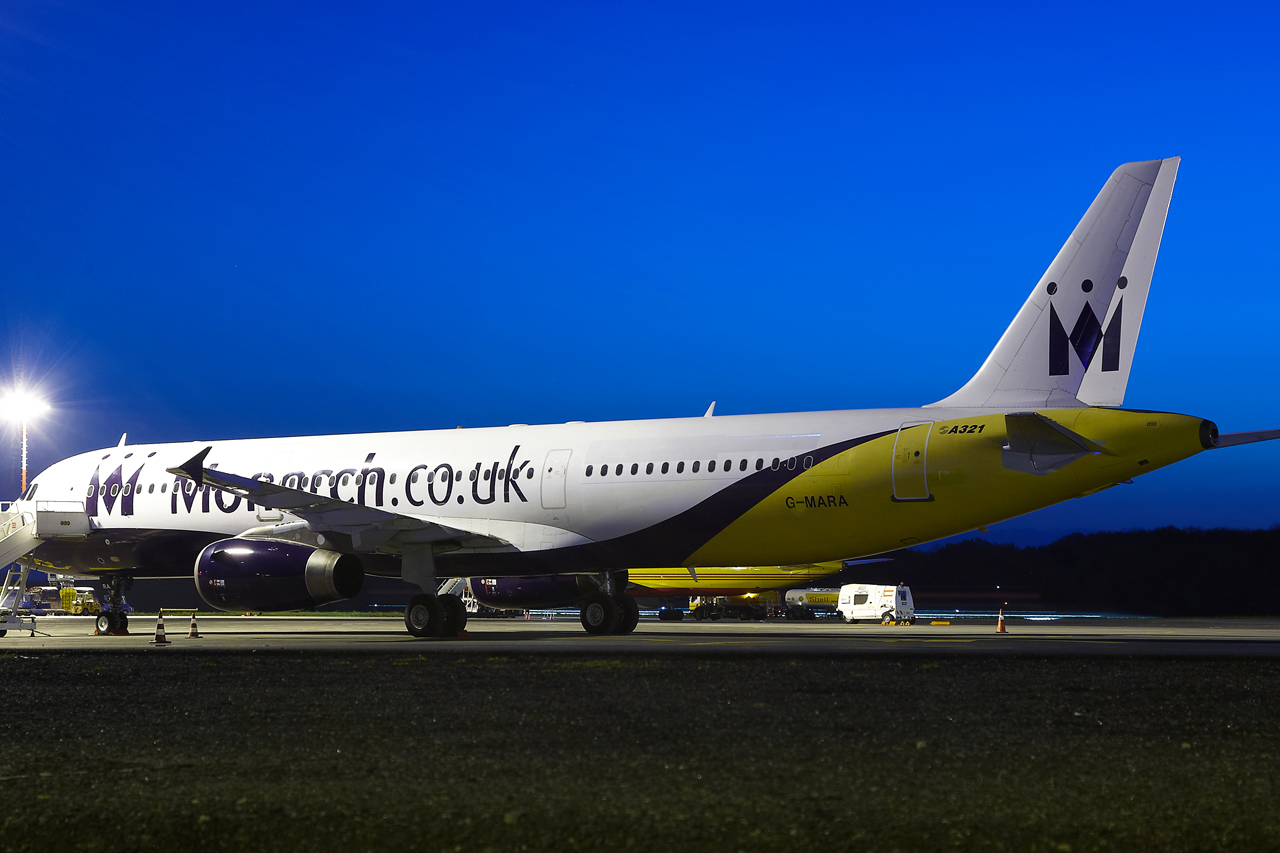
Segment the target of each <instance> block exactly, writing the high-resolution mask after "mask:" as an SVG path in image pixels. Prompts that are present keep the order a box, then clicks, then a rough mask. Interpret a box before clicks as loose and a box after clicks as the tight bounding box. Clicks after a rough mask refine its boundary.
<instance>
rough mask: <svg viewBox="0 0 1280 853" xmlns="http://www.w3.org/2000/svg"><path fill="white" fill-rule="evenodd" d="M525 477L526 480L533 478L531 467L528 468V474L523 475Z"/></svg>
mask: <svg viewBox="0 0 1280 853" xmlns="http://www.w3.org/2000/svg"><path fill="white" fill-rule="evenodd" d="M525 479H526V480H532V479H533V469H532V468H530V469H529V474H528V476H526V477H525Z"/></svg>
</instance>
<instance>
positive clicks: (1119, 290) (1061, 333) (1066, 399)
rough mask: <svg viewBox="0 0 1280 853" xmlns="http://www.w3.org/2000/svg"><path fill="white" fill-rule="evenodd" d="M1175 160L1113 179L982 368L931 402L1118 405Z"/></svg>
mask: <svg viewBox="0 0 1280 853" xmlns="http://www.w3.org/2000/svg"><path fill="white" fill-rule="evenodd" d="M1178 163H1179V158H1177V157H1171V158H1169V159H1167V160H1147V161H1145V162H1141V163H1126V164H1124V165H1123V166H1121V167H1120V168H1118V169H1116V170H1115V171H1114V172H1112V173H1111V177H1110V178H1109V179H1108V180H1107V183H1106V185H1104V186H1103V188H1102V191H1101V192H1099V193H1098V197H1097V198H1095V199H1094V200H1093V204H1091V205H1089V210H1088V211H1086V212H1085V215H1084V218H1083V219H1081V220H1080V224H1079V225H1077V226H1076V228H1075V230H1074V231H1072V232H1071V237H1070V238H1069V239H1068V240H1067V242H1066V244H1065V245H1064V246H1063V247H1062V249H1061V250H1060V251H1059V252H1058V256H1057V257H1056V258H1054V259H1053V263H1052V264H1050V265H1049V269H1047V270H1046V271H1045V274H1044V276H1043V277H1042V278H1041V279H1040V282H1039V283H1038V284H1037V285H1036V286H1035V289H1034V290H1032V291H1031V295H1030V296H1029V297H1027V301H1026V302H1025V303H1024V304H1023V306H1022V310H1020V311H1019V312H1018V316H1016V317H1014V318H1013V322H1012V323H1011V324H1009V328H1008V329H1006V330H1005V333H1004V335H1002V336H1001V337H1000V342H999V343H997V344H996V348H995V349H993V350H992V351H991V354H990V355H989V356H987V360H986V361H985V362H983V364H982V367H981V369H979V370H978V372H977V373H976V374H974V377H973V378H972V379H970V380H969V381H968V382H967V383H965V386H964V387H963V388H961V389H960V390H959V391H957V392H956V393H954V394H952V395H951V396H950V397H947V398H946V399H945V400H939V401H938V402H936V403H933V404H932V405H934V406H956V407H981V408H995V409H1001V408H1009V407H1065V406H1119V405H1121V404H1122V403H1123V402H1124V389H1125V386H1126V385H1128V384H1129V368H1130V366H1131V365H1132V364H1133V351H1134V348H1135V346H1136V345H1137V343H1138V329H1139V328H1140V327H1141V325H1142V313H1143V311H1144V310H1145V309H1146V306H1147V291H1148V290H1149V289H1150V287H1151V273H1152V271H1153V270H1154V269H1155V265H1156V252H1157V251H1159V249H1160V235H1161V234H1162V233H1163V232H1164V220H1165V215H1166V214H1167V213H1168V212H1169V199H1170V197H1171V196H1172V195H1173V180H1174V177H1175V176H1176V175H1177V173H1178Z"/></svg>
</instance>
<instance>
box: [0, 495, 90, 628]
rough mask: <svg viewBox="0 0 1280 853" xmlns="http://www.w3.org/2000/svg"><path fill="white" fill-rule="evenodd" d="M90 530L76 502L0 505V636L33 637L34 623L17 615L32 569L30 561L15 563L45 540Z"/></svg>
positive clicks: (72, 536) (82, 535) (77, 536)
mask: <svg viewBox="0 0 1280 853" xmlns="http://www.w3.org/2000/svg"><path fill="white" fill-rule="evenodd" d="M89 530H90V525H89V515H88V513H86V512H85V511H84V504H82V503H78V502H76V501H35V502H30V501H14V502H12V503H0V566H5V567H6V571H5V574H4V580H3V582H0V637H3V636H4V635H5V633H7V632H8V631H30V632H31V634H32V636H35V630H36V620H35V619H34V618H26V619H24V618H23V617H21V616H19V615H18V605H19V602H20V601H21V600H22V594H23V592H24V591H25V590H26V588H27V574H28V572H29V571H30V570H31V567H30V565H29V564H28V562H29V561H24V562H23V563H21V564H20V563H17V562H15V561H17V560H21V559H22V558H23V557H25V556H27V555H28V554H30V553H31V552H32V551H34V550H35V549H36V548H38V547H40V544H41V543H42V542H44V541H45V540H46V539H83V538H85V537H86V536H88V535H89Z"/></svg>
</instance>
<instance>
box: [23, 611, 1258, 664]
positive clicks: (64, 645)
mask: <svg viewBox="0 0 1280 853" xmlns="http://www.w3.org/2000/svg"><path fill="white" fill-rule="evenodd" d="M155 622H156V620H155V616H154V615H143V614H137V615H134V616H133V617H132V618H131V620H130V631H131V633H130V635H129V636H111V637H100V636H94V633H93V620H92V618H90V617H75V616H61V617H45V618H37V619H36V630H37V633H36V635H35V636H30V635H29V634H28V633H26V632H23V633H18V632H16V631H10V632H9V635H8V636H7V637H5V638H3V639H0V653H3V652H5V651H12V652H18V651H22V650H47V651H72V650H92V651H108V650H109V651H129V650H132V651H143V650H151V651H160V650H162V651H164V652H166V653H177V654H181V653H184V652H191V651H199V652H212V651H235V650H241V651H249V650H264V649H273V650H290V649H294V650H310V651H333V652H368V653H377V652H388V653H397V654H399V653H404V652H406V651H412V652H414V653H415V654H418V653H422V654H429V653H432V652H445V651H447V652H450V653H458V652H465V651H467V650H468V649H475V650H477V651H485V652H502V653H511V652H535V653H544V654H559V653H574V654H618V653H641V654H647V655H655V654H656V655H684V654H698V655H715V654H750V655H757V654H784V655H792V656H794V655H842V654H859V655H863V654H873V655H874V654H901V653H915V654H920V653H924V654H946V655H952V654H961V655H963V654H981V655H989V654H1002V655H1004V654H1008V655H1069V656H1070V655H1083V656H1099V655H1103V656H1105V655H1138V656H1186V655H1213V656H1227V657H1268V656H1274V655H1280V619H1177V620H1175V619H1097V618H1091V619H1062V620H1056V621H1034V622H1029V621H1023V620H1020V619H1016V618H1014V619H1009V620H1007V627H1008V633H1005V634H997V633H996V626H995V620H985V619H984V620H975V619H965V620H957V621H953V622H952V623H951V624H949V625H940V624H929V623H924V622H917V624H916V625H913V626H905V625H897V626H886V625H880V624H855V625H846V624H843V623H842V622H840V621H838V620H836V619H820V620H817V621H814V622H790V621H783V620H778V621H768V622H739V621H736V620H735V621H725V620H722V621H719V622H694V621H691V620H686V621H683V622H659V621H657V620H656V619H645V620H642V621H641V623H640V625H639V626H638V627H637V629H636V631H635V633H633V634H630V635H627V636H593V635H590V634H587V633H586V632H585V631H583V629H582V627H581V625H580V624H579V622H578V620H577V618H576V617H573V616H567V615H566V616H564V617H557V618H556V619H554V620H548V619H547V618H546V616H541V617H536V618H535V619H533V620H532V621H525V620H524V619H519V618H517V619H472V620H471V622H470V624H469V625H468V626H467V632H466V636H465V637H458V638H450V639H447V640H420V639H415V638H413V637H411V636H409V635H408V634H407V633H406V631H405V629H404V623H403V621H402V619H401V617H400V616H399V615H387V616H347V617H342V616H324V615H315V616H240V615H236V616H200V617H199V626H198V627H199V632H200V634H201V638H200V639H198V640H197V639H189V638H188V636H187V635H188V628H189V624H190V622H189V616H187V615H179V614H172V615H169V616H168V617H167V618H166V619H165V629H166V638H167V639H168V640H169V641H170V642H169V644H168V645H166V646H163V647H157V646H156V645H154V644H153V643H152V642H151V641H152V640H153V639H154V636H155Z"/></svg>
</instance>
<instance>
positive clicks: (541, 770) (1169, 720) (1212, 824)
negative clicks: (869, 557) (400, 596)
mask: <svg viewBox="0 0 1280 853" xmlns="http://www.w3.org/2000/svg"><path fill="white" fill-rule="evenodd" d="M131 625H132V628H133V632H134V633H133V634H132V635H130V636H123V637H119V636H116V637H95V636H92V635H91V632H92V622H91V621H90V620H89V619H87V618H78V617H51V618H39V619H37V621H36V626H37V629H38V630H39V631H41V632H45V633H46V634H47V635H48V636H42V635H37V636H35V637H31V636H28V635H26V634H23V635H19V634H17V633H15V632H10V633H9V635H8V636H7V637H5V638H3V639H0V684H3V685H4V686H5V701H4V702H3V703H0V800H3V801H4V802H5V804H6V811H5V812H4V814H2V815H0V838H3V839H4V841H0V851H6V853H7V851H14V853H19V851H31V853H45V851H49V853H54V852H55V851H56V853H62V851H64V850H69V849H76V850H85V851H104V852H105V851H137V850H153V849H170V848H172V849H180V850H183V851H191V853H203V852H204V851H210V853H212V851H221V850H227V849H235V850H239V851H282V853H283V851H288V853H293V851H297V850H334V849H342V850H347V849H352V850H362V851H363V850H386V849H395V850H404V851H418V850H421V851H442V850H443V851H453V853H470V851H477V853H478V851H484V850H495V851H497V850H503V851H505V850H538V851H556V853H560V851H575V850H577V851H591V850H612V849H622V848H628V847H629V848H633V849H645V848H648V849H654V850H674V851H680V850H690V851H697V853H720V851H725V853H729V852H730V851H761V853H766V852H767V853H777V851H789V850H844V849H850V850H878V851H886V852H887V851H893V850H899V851H904V853H905V851H908V850H944V849H945V850H975V851H979V850H980V851H1009V850H1024V851H1068V850H1069V851H1074V853H1079V851H1086V850H1097V851H1114V850H1124V851H1129V853H1133V851H1153V853H1154V851H1159V853H1170V851H1173V853H1178V851H1198V850H1273V849H1280V796H1278V795H1277V792H1278V791H1280V778H1277V777H1276V774H1275V772H1274V766H1275V757H1276V756H1277V755H1280V719H1278V718H1277V715H1276V713H1275V709H1276V708H1277V707H1280V658H1277V657H1276V651H1277V649H1280V621H1277V620H1243V619H1237V620H1225V619H1203V620H1152V619H1141V620H1119V619H1078V620H1061V621H1053V622H1040V621H1036V622H1029V621H1023V620H1019V619H1013V620H1010V621H1009V625H1008V628H1009V633H1008V634H996V633H995V625H994V623H993V621H992V620H964V621H963V622H958V621H956V622H953V624H951V625H927V624H917V625H915V626H911V627H905V626H882V625H878V624H859V625H844V624H842V623H840V622H838V621H835V620H819V621H816V622H786V621H777V622H765V623H757V622H737V621H733V622H726V621H721V622H715V623H711V622H702V623H699V622H692V621H685V622H677V623H668V622H658V621H656V620H652V619H650V620H646V621H643V622H641V624H640V626H639V628H638V629H637V631H636V632H635V633H634V634H632V635H629V636H622V637H594V636H591V635H588V634H586V633H585V632H584V631H583V630H582V629H581V627H580V625H579V624H578V622H577V620H576V619H574V618H572V617H570V618H566V619H563V620H562V619H560V618H557V619H556V620H555V621H547V620H545V619H544V620H541V621H528V622H526V621H524V620H522V619H515V620H512V619H485V620H474V621H473V622H472V624H471V625H470V626H469V630H468V634H467V636H466V637H465V638H452V639H448V640H415V639H413V638H411V637H410V636H409V635H408V634H406V633H405V632H404V628H403V624H402V622H401V620H400V618H399V617H398V616H393V615H388V616H376V617H346V618H340V617H332V616H310V617H300V616H293V617H278V616H272V617H265V616H252V617H245V616H204V617H201V618H200V620H199V627H200V632H201V634H202V635H203V636H202V638H201V639H188V638H187V636H186V635H187V628H188V625H189V620H188V618H187V617H186V616H185V615H179V614H176V613H175V614H173V615H171V616H168V617H167V618H166V619H165V627H166V634H167V637H168V639H169V640H170V641H171V642H170V643H168V644H167V645H164V646H159V647H157V646H154V645H152V644H151V642H150V641H151V640H152V637H153V632H154V626H155V617H154V616H143V615H141V614H135V615H134V616H133V617H132V619H131Z"/></svg>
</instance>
